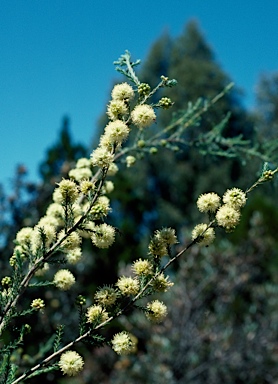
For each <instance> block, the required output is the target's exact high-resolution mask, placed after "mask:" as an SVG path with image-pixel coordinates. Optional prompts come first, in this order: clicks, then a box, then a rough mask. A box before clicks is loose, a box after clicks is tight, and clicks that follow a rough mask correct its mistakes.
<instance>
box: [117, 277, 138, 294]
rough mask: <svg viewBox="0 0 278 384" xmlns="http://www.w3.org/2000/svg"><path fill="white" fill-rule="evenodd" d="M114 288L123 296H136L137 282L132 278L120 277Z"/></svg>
mask: <svg viewBox="0 0 278 384" xmlns="http://www.w3.org/2000/svg"><path fill="white" fill-rule="evenodd" d="M116 286H117V287H118V288H119V290H120V292H121V293H122V294H123V295H126V296H128V295H136V293H138V292H139V287H140V286H139V281H138V280H137V279H136V278H135V279H133V278H132V277H125V276H122V277H120V278H119V280H118V281H117V283H116Z"/></svg>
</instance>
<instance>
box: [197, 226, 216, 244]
mask: <svg viewBox="0 0 278 384" xmlns="http://www.w3.org/2000/svg"><path fill="white" fill-rule="evenodd" d="M196 239H197V243H198V244H200V245H204V246H208V245H210V244H211V243H212V242H213V240H214V239H215V232H214V229H213V228H211V227H209V228H208V225H207V224H198V225H196V226H195V228H194V229H193V231H192V240H196Z"/></svg>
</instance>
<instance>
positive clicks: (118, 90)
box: [111, 83, 134, 101]
mask: <svg viewBox="0 0 278 384" xmlns="http://www.w3.org/2000/svg"><path fill="white" fill-rule="evenodd" d="M111 96H112V99H114V100H125V101H130V100H132V99H133V98H134V91H133V89H132V87H131V86H130V85H129V84H128V83H122V84H117V85H115V86H114V88H113V90H112V92H111Z"/></svg>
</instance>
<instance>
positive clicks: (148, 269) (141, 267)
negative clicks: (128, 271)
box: [131, 259, 153, 276]
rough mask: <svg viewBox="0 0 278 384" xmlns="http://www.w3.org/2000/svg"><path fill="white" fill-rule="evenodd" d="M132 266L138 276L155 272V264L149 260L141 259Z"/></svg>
mask: <svg viewBox="0 0 278 384" xmlns="http://www.w3.org/2000/svg"><path fill="white" fill-rule="evenodd" d="M131 268H132V270H133V271H134V273H135V274H136V275H138V276H140V275H151V274H152V273H153V266H152V264H151V262H150V261H149V260H142V259H139V260H137V261H135V262H134V263H133V265H132V267H131Z"/></svg>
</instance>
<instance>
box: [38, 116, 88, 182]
mask: <svg viewBox="0 0 278 384" xmlns="http://www.w3.org/2000/svg"><path fill="white" fill-rule="evenodd" d="M69 125H70V120H69V118H68V117H67V116H65V117H64V118H63V122H62V129H61V131H60V136H59V138H58V142H57V143H56V144H54V145H53V146H52V147H51V148H49V149H48V150H47V154H46V159H45V160H44V161H43V162H42V163H41V165H40V174H41V176H42V178H43V181H44V182H47V181H50V180H51V179H52V178H53V177H55V176H58V175H61V173H65V172H63V167H65V168H66V169H64V171H67V170H68V169H69V165H70V163H72V162H74V161H76V160H78V159H79V158H80V157H84V156H86V155H87V150H86V149H85V147H84V146H83V145H81V144H73V142H72V138H71V136H70V131H69Z"/></svg>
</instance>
